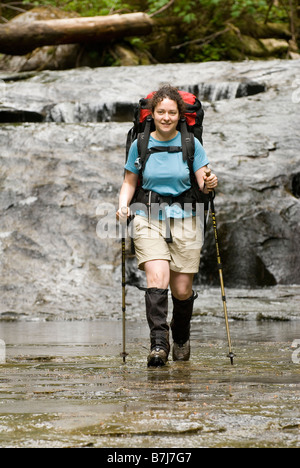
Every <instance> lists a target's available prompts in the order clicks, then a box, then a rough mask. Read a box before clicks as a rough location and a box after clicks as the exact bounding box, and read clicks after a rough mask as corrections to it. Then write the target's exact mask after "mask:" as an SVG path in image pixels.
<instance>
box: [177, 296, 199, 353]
mask: <svg viewBox="0 0 300 468" xmlns="http://www.w3.org/2000/svg"><path fill="white" fill-rule="evenodd" d="M197 297H198V294H194V291H193V294H192V295H191V297H189V298H188V299H186V300H184V301H180V300H179V299H176V297H174V296H173V295H172V300H173V318H172V321H171V330H172V336H173V340H174V344H173V360H174V361H188V360H189V358H190V330H191V318H192V315H193V307H194V301H195V299H196V298H197Z"/></svg>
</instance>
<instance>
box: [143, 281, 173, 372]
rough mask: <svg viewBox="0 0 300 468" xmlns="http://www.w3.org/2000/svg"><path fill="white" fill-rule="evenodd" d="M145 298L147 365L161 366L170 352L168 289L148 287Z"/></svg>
mask: <svg viewBox="0 0 300 468" xmlns="http://www.w3.org/2000/svg"><path fill="white" fill-rule="evenodd" d="M145 300H146V314H147V320H148V325H149V328H150V341H151V351H150V354H149V356H148V367H161V366H164V365H165V364H166V363H167V361H168V356H169V352H170V343H169V325H168V324H167V317H168V289H159V288H148V289H147V291H146V294H145Z"/></svg>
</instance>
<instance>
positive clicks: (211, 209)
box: [205, 169, 235, 365]
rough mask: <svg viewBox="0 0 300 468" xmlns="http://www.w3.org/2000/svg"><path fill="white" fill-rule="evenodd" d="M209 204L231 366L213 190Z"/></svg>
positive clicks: (231, 359) (230, 356)
mask: <svg viewBox="0 0 300 468" xmlns="http://www.w3.org/2000/svg"><path fill="white" fill-rule="evenodd" d="M205 174H206V176H207V177H209V176H210V175H211V170H210V169H207V170H206V171H205ZM209 202H210V211H211V218H212V224H213V229H214V236H215V243H216V251H217V262H218V269H219V276H220V284H221V294H222V301H223V310H224V316H225V324H226V332H227V339H228V346H229V354H228V355H227V356H228V357H229V358H230V362H231V365H233V358H234V356H235V354H234V353H233V352H232V346H231V338H230V331H229V323H228V313H227V304H226V295H225V288H224V280H223V269H222V262H221V256H220V249H219V241H218V231H217V222H216V213H215V206H214V197H213V193H212V190H210V191H209Z"/></svg>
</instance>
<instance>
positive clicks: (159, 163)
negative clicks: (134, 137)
mask: <svg viewBox="0 0 300 468" xmlns="http://www.w3.org/2000/svg"><path fill="white" fill-rule="evenodd" d="M153 146H165V147H168V146H181V133H180V132H178V133H177V135H176V137H175V138H173V139H172V140H169V141H159V140H156V139H155V138H153V137H152V136H150V139H149V144H148V148H151V147H153ZM138 157H139V155H138V149H137V141H134V143H133V144H132V145H131V148H130V150H129V154H128V160H127V163H126V164H125V169H126V170H127V171H130V172H133V173H134V174H138V173H139V170H138V168H137V167H136V166H135V163H136V162H137V159H138ZM207 164H209V161H208V159H207V156H206V153H205V151H204V148H203V146H202V145H201V143H200V141H199V140H197V138H195V155H194V163H193V170H194V172H196V171H198V170H199V169H200V168H201V167H203V166H206V165H207ZM189 188H191V183H190V171H189V167H188V163H187V161H183V158H182V152H181V151H180V152H178V153H168V152H167V151H166V152H161V153H153V154H151V155H150V157H149V158H148V161H147V162H146V165H145V169H144V172H143V189H145V190H152V191H154V192H156V193H159V194H160V195H164V196H172V197H177V196H178V195H181V194H182V193H183V192H185V191H186V190H188V189H189ZM166 213H167V216H168V217H171V218H182V217H185V216H191V213H190V212H189V213H187V212H184V211H183V210H182V208H180V207H179V206H178V205H172V206H170V207H166ZM138 214H144V213H140V212H139V213H138Z"/></svg>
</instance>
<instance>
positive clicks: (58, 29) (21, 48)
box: [0, 13, 153, 55]
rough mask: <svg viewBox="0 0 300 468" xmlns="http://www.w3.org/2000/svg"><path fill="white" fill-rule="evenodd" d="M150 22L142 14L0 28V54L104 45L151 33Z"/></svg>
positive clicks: (70, 19)
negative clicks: (38, 48) (69, 46)
mask: <svg viewBox="0 0 300 468" xmlns="http://www.w3.org/2000/svg"><path fill="white" fill-rule="evenodd" d="M152 27H153V20H151V18H150V17H149V16H148V15H147V14H145V13H130V14H126V15H110V16H94V17H78V18H64V19H53V20H45V21H33V22H32V23H30V24H26V23H24V24H20V23H14V22H13V21H12V22H10V23H6V24H4V25H0V53H3V54H9V55H25V54H27V53H28V52H31V51H32V50H34V49H36V48H37V47H43V46H46V45H47V46H51V45H60V44H76V43H81V44H88V43H94V44H95V43H105V42H108V41H110V40H112V39H120V38H123V37H127V36H139V35H146V34H149V33H151V31H152Z"/></svg>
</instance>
